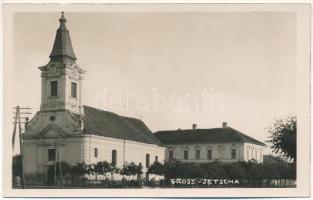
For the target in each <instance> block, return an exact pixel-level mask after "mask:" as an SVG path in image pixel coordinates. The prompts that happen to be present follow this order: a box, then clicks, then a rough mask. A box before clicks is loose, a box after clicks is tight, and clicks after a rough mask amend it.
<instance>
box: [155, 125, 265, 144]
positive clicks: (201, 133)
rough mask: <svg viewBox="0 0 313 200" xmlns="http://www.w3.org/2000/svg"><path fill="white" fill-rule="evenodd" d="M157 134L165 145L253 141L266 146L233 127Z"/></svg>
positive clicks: (170, 131) (171, 131)
mask: <svg viewBox="0 0 313 200" xmlns="http://www.w3.org/2000/svg"><path fill="white" fill-rule="evenodd" d="M155 135H156V136H157V138H158V139H159V140H160V141H161V142H162V143H163V144H165V145H176V144H198V143H205V144H208V143H209V144H210V143H215V144H216V143H252V144H257V145H261V146H265V144H264V143H262V142H260V141H258V140H256V139H254V138H252V137H250V136H248V135H245V134H243V133H241V132H239V131H237V130H235V129H233V128H231V127H225V128H212V129H195V130H194V129H188V130H168V131H158V132H156V133H155Z"/></svg>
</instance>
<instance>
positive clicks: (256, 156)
mask: <svg viewBox="0 0 313 200" xmlns="http://www.w3.org/2000/svg"><path fill="white" fill-rule="evenodd" d="M254 154H255V156H254V157H255V159H256V160H257V159H258V150H257V149H256V150H254Z"/></svg>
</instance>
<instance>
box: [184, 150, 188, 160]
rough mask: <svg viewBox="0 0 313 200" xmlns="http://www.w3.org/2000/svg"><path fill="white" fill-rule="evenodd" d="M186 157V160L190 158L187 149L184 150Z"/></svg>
mask: <svg viewBox="0 0 313 200" xmlns="http://www.w3.org/2000/svg"><path fill="white" fill-rule="evenodd" d="M184 159H185V160H188V150H185V151H184Z"/></svg>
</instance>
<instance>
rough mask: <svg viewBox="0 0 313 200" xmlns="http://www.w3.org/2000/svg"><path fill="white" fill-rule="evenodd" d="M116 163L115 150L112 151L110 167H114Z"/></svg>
mask: <svg viewBox="0 0 313 200" xmlns="http://www.w3.org/2000/svg"><path fill="white" fill-rule="evenodd" d="M116 161H117V152H116V150H112V165H113V166H116Z"/></svg>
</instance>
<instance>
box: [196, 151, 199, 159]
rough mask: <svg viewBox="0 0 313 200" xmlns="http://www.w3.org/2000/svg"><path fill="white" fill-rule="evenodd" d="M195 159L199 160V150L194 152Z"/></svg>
mask: <svg viewBox="0 0 313 200" xmlns="http://www.w3.org/2000/svg"><path fill="white" fill-rule="evenodd" d="M196 159H197V160H199V159H200V150H196Z"/></svg>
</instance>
